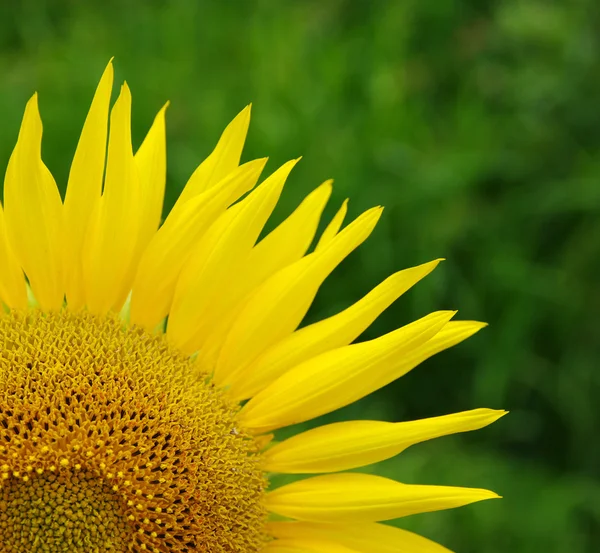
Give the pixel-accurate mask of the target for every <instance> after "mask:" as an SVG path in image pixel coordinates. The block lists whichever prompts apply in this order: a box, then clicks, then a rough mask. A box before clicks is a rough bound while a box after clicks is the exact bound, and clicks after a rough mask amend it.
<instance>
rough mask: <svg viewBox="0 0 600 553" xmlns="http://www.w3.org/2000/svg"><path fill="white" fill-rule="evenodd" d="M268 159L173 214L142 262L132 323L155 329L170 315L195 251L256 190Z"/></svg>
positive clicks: (246, 167)
mask: <svg viewBox="0 0 600 553" xmlns="http://www.w3.org/2000/svg"><path fill="white" fill-rule="evenodd" d="M265 163H266V159H258V160H255V161H251V162H249V163H245V164H244V165H241V166H240V167H238V168H237V169H235V170H234V171H232V172H231V173H229V174H228V175H227V177H226V178H224V179H223V180H222V181H221V182H220V183H219V184H218V185H217V186H213V187H212V188H210V189H209V190H207V191H205V192H202V193H200V194H198V195H197V196H195V197H193V198H192V199H191V200H190V201H188V202H187V203H186V204H185V205H184V206H183V207H182V208H181V209H179V210H178V211H177V212H176V213H171V214H170V215H169V216H168V217H167V219H166V221H165V223H164V224H163V226H162V227H161V228H160V229H159V230H158V232H157V233H156V234H155V235H154V236H153V238H152V239H151V240H150V243H149V244H148V246H147V248H146V250H145V251H144V253H143V254H142V257H141V259H140V263H139V267H138V271H137V274H136V277H135V281H134V284H133V292H132V297H131V322H132V323H134V324H138V325H140V326H143V327H145V328H147V329H153V328H154V327H155V326H156V325H157V324H158V323H159V322H160V321H161V320H162V319H163V318H164V317H166V315H167V314H168V312H169V308H170V307H171V302H172V300H173V294H174V292H175V285H176V283H177V278H178V277H179V274H180V273H181V269H182V267H183V266H184V264H185V263H186V261H187V260H188V259H189V257H190V255H191V252H192V251H193V249H194V247H195V246H196V245H197V244H198V242H199V241H200V239H201V238H202V236H204V234H205V232H206V230H207V229H208V228H209V227H210V226H211V225H212V224H213V223H214V222H215V221H216V220H217V218H218V217H219V216H221V215H222V214H223V213H224V211H225V209H226V208H227V207H228V206H229V205H231V204H232V203H233V202H235V201H236V200H237V199H239V197H240V196H241V195H242V194H244V193H246V192H247V191H248V190H250V189H251V188H253V187H254V185H255V184H256V182H257V181H258V178H259V177H260V174H261V172H262V170H263V168H264V166H265Z"/></svg>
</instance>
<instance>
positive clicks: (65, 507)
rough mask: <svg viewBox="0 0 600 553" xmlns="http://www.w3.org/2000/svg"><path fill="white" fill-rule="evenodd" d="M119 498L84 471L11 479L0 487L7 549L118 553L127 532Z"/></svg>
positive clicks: (0, 529)
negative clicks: (27, 478) (26, 479)
mask: <svg viewBox="0 0 600 553" xmlns="http://www.w3.org/2000/svg"><path fill="white" fill-rule="evenodd" d="M125 520H126V519H125V518H124V517H123V513H122V512H121V507H120V504H119V501H118V500H117V498H116V497H115V496H114V494H113V493H112V492H111V491H110V490H108V489H107V488H106V486H105V485H103V484H102V483H101V482H99V481H98V479H97V478H94V477H92V476H90V475H89V474H86V473H79V474H73V473H69V472H65V473H61V474H58V475H57V474H47V475H43V476H37V475H35V476H33V477H32V478H31V479H30V480H28V481H25V482H24V481H22V480H17V479H12V480H10V482H9V483H8V485H6V486H3V487H2V488H0V535H1V536H2V551H4V552H6V553H23V552H25V551H27V552H28V553H34V552H35V553H62V552H64V553H71V552H73V551H89V553H117V552H122V551H124V550H125V543H126V538H127V535H128V528H127V523H126V522H125Z"/></svg>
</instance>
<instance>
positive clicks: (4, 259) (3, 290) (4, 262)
mask: <svg viewBox="0 0 600 553" xmlns="http://www.w3.org/2000/svg"><path fill="white" fill-rule="evenodd" d="M0 267H2V271H0V300H2V301H3V302H4V303H5V304H6V305H8V307H10V308H12V309H25V308H26V307H27V287H26V286H25V277H24V276H23V271H22V269H21V265H19V262H18V260H17V258H16V257H15V254H14V253H13V251H12V248H11V247H10V244H9V243H8V238H7V236H6V224H5V222H4V210H3V209H2V206H1V205H0Z"/></svg>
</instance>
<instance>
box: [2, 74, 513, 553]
mask: <svg viewBox="0 0 600 553" xmlns="http://www.w3.org/2000/svg"><path fill="white" fill-rule="evenodd" d="M112 85H113V68H112V64H111V63H109V65H108V66H107V68H106V70H105V72H104V74H103V76H102V78H101V81H100V84H99V85H98V88H97V90H96V94H95V96H94V99H93V101H92V105H91V108H90V111H89V113H88V116H87V118H86V121H85V124H84V127H83V130H82V133H81V137H80V140H79V144H78V146H77V150H76V152H75V156H74V159H73V163H72V166H71V171H70V175H69V180H68V185H67V192H66V196H65V198H64V202H63V200H62V199H61V197H60V195H59V193H58V190H57V187H56V184H55V182H54V179H53V177H52V175H51V174H50V172H49V171H48V169H47V168H46V166H45V165H44V163H43V161H42V158H41V139H42V124H41V119H40V115H39V111H38V105H37V97H36V96H34V97H33V98H32V99H31V100H30V101H29V103H28V104H27V107H26V109H25V115H24V118H23V123H22V125H21V130H20V132H19V137H18V141H17V145H16V147H15V149H14V151H13V154H12V156H11V158H10V161H9V164H8V168H7V172H6V179H5V189H4V190H5V192H4V206H3V210H0V265H1V266H2V267H3V271H2V274H1V276H0V299H1V300H2V302H3V303H4V304H5V305H6V306H7V307H9V308H13V309H25V308H26V307H27V305H28V301H31V298H34V300H35V302H37V304H39V306H40V307H41V308H42V309H43V310H46V311H57V310H60V309H64V308H66V309H69V310H72V311H78V310H87V311H89V312H91V313H92V314H94V315H103V314H107V313H110V312H114V313H119V312H120V313H121V314H122V315H123V317H124V318H126V319H127V320H128V321H129V322H130V323H131V324H132V325H136V326H139V327H142V328H144V329H145V330H147V331H150V332H157V331H164V332H165V333H166V336H167V339H168V340H169V342H170V343H171V345H172V346H174V347H175V348H176V349H177V350H179V351H180V352H182V353H184V354H186V355H189V356H194V358H195V359H196V363H197V364H198V366H199V367H200V368H201V370H202V372H203V373H210V374H211V376H212V380H213V382H214V383H215V384H216V385H218V386H220V387H222V388H224V389H226V390H227V393H228V394H229V395H230V397H231V398H232V399H234V400H236V401H238V402H242V401H245V403H244V405H243V407H241V408H240V411H239V414H238V420H239V423H240V424H241V425H242V426H243V427H244V428H245V429H246V430H247V431H248V432H250V433H252V434H253V435H254V436H256V439H257V440H258V441H262V442H264V443H265V444H266V445H268V446H269V447H267V448H266V449H265V451H264V453H263V454H262V456H263V463H264V469H265V471H270V472H283V473H294V474H317V473H328V474H321V475H319V476H312V477H309V478H306V479H304V480H300V481H298V482H294V483H292V484H288V485H286V486H283V487H281V488H278V489H275V490H273V491H271V492H270V493H268V494H267V495H266V500H265V505H266V508H267V509H268V510H270V511H271V512H273V513H276V514H277V515H281V516H283V517H287V518H289V519H292V520H295V521H296V522H292V521H286V522H273V523H269V527H268V531H269V532H270V534H271V535H272V537H273V538H276V539H275V540H274V541H272V542H271V543H269V545H267V547H266V549H265V551H268V552H272V553H276V552H278V553H284V552H289V553H292V552H301V551H314V552H321V551H322V552H331V553H333V552H338V551H339V552H340V553H343V552H346V553H347V552H349V551H355V552H359V553H360V552H366V551H370V550H372V545H373V544H376V545H377V550H378V551H385V552H387V551H389V552H392V551H401V550H402V551H404V550H415V551H416V550H418V551H423V552H429V551H431V552H442V551H445V549H444V548H442V547H441V546H438V545H436V544H433V543H432V542H429V541H428V540H425V539H424V538H420V537H418V536H415V535H413V534H410V533H408V532H405V531H402V530H398V529H394V528H391V527H388V526H383V525H380V524H377V522H379V521H382V520H389V519H393V518H397V517H402V516H406V515H411V514H414V513H420V512H426V511H432V510H436V509H446V508H451V507H456V506H460V505H465V504H467V503H471V502H474V501H479V500H483V499H488V498H492V497H497V496H496V494H494V493H492V492H488V491H485V490H479V489H468V488H451V487H443V486H422V485H406V484H400V483H397V482H393V481H391V480H388V479H385V478H381V477H377V476H371V475H365V474H359V473H341V474H335V473H339V472H340V471H345V470H349V469H354V468H357V467H361V466H364V465H368V464H371V463H374V462H378V461H381V460H383V459H386V458H389V457H392V456H394V455H396V454H398V453H400V452H401V451H403V450H404V449H406V448H407V447H409V446H411V445H413V444H416V443H419V442H421V441H424V440H428V439H431V438H435V437H438V436H443V435H447V434H451V433H456V432H464V431H468V430H474V429H478V428H481V427H483V426H486V425H487V424H490V423H491V422H493V421H495V420H496V419H498V418H499V417H500V416H502V415H503V414H504V412H503V411H493V410H489V409H476V410H473V411H467V412H464V413H457V414H454V415H448V416H442V417H434V418H431V419H425V420H422V421H414V422H402V423H388V422H381V421H351V422H344V423H337V424H332V425H327V426H322V427H320V428H316V429H314V430H309V431H307V432H304V433H303V434H300V435H297V436H295V437H293V438H290V439H288V440H286V441H284V442H281V443H277V444H275V445H272V444H269V440H270V437H269V434H268V433H269V432H271V431H274V430H277V429H279V428H282V427H285V426H288V425H292V424H296V423H300V422H304V421H307V420H310V419H313V418H315V417H318V416H320V415H323V414H325V413H329V412H331V411H333V410H336V409H338V408H340V407H343V406H345V405H348V404H350V403H352V402H354V401H356V400H358V399H360V398H362V397H364V396H365V395H367V394H370V393H371V392H373V391H375V390H377V389H379V388H381V387H383V386H385V385H387V384H388V383H390V382H392V381H393V380H395V379H397V378H399V377H401V376H402V375H404V374H406V373H407V372H408V371H410V370H411V369H413V368H414V367H415V366H417V365H418V364H419V363H421V362H422V361H424V360H426V359H427V358H429V357H431V356H432V355H434V354H436V353H438V352H440V351H442V350H444V349H446V348H448V347H451V346H453V345H455V344H458V343H459V342H461V341H463V340H465V339H466V338H468V337H469V336H471V335H473V334H474V333H476V332H477V331H478V330H480V329H481V328H482V327H483V326H485V325H484V324H482V323H479V322H475V321H455V320H453V317H454V316H455V313H456V312H454V311H438V312H434V313H431V314H429V315H426V316H424V317H422V318H421V319H419V320H417V321H415V322H413V323H411V324H408V325H406V326H404V327H401V328H399V329H397V330H395V331H393V332H390V333H388V334H386V335H384V336H381V337H379V338H376V339H373V340H369V341H363V342H359V343H355V340H356V339H357V338H359V336H360V335H361V334H362V333H363V331H364V330H365V329H367V328H368V327H369V325H370V324H371V323H372V322H373V321H374V320H375V319H376V318H377V317H378V316H379V315H380V314H381V313H382V312H383V311H384V310H385V309H386V308H387V307H389V306H390V305H391V304H392V303H393V302H394V301H395V300H396V299H398V297H399V296H401V295H402V294H403V293H404V292H406V291H408V290H409V289H410V288H411V287H412V286H413V285H415V284H416V283H417V282H419V281H420V280H421V279H422V278H424V277H425V276H427V275H428V274H429V273H430V272H431V271H433V270H434V269H435V267H436V266H437V265H438V263H439V262H440V260H439V259H438V260H433V261H430V262H428V263H424V264H422V265H419V266H417V267H413V268H410V269H405V270H402V271H399V272H397V273H396V274H394V275H392V276H390V277H389V278H387V279H386V280H384V281H383V282H382V283H381V284H379V285H378V286H376V287H375V288H374V289H373V290H372V291H370V292H369V293H367V294H366V295H365V296H364V297H363V298H362V299H359V300H358V301H357V302H356V303H354V304H353V305H351V306H350V307H348V308H347V309H345V310H343V311H341V312H339V313H337V314H335V315H333V316H331V317H329V318H327V319H324V320H322V321H319V322H316V323H314V324H311V325H307V326H304V327H301V323H302V321H303V319H304V317H305V315H306V313H307V311H308V310H309V308H310V306H311V304H312V302H313V300H314V298H315V296H316V294H317V292H318V290H319V287H320V286H321V284H322V283H323V281H324V280H325V279H326V278H327V277H328V276H329V275H330V274H331V272H332V271H334V269H335V268H336V267H337V266H338V265H339V264H340V263H341V262H342V261H343V260H344V259H345V258H346V257H347V256H348V255H350V254H351V253H352V252H353V251H354V250H355V249H356V248H357V247H358V246H360V245H361V244H362V243H363V242H364V241H365V240H367V238H368V237H369V235H370V234H371V232H372V231H373V229H374V227H375V225H376V224H377V222H378V220H379V218H380V216H381V213H382V209H381V208H380V207H374V208H372V209H369V210H367V211H366V212H364V213H362V214H361V215H359V216H358V217H357V218H355V219H354V220H353V221H350V222H349V223H347V224H345V225H344V221H345V218H346V215H347V206H348V203H347V201H345V202H344V203H343V204H342V206H341V207H340V208H339V210H338V211H337V213H336V214H335V216H334V217H333V218H332V220H331V221H330V222H329V223H328V224H326V225H325V230H324V231H323V232H322V233H321V235H320V236H319V237H317V236H316V235H317V229H318V227H319V224H320V222H321V215H322V212H323V210H324V208H325V205H326V203H327V201H328V200H329V197H330V195H331V191H332V183H331V181H326V182H324V183H323V184H322V185H321V186H320V187H318V188H317V189H316V190H314V192H312V193H311V194H309V195H308V196H307V197H306V199H305V200H304V201H303V202H302V203H301V204H300V205H299V206H298V208H297V209H296V210H295V211H294V212H293V213H292V214H291V215H289V217H288V218H287V219H285V220H284V221H283V222H282V223H281V224H280V225H279V226H277V227H276V228H274V230H272V231H271V232H270V233H268V234H266V235H265V236H263V232H264V228H265V224H266V223H267V221H268V220H269V218H270V216H271V214H272V212H273V210H274V208H275V206H276V204H277V202H278V200H279V197H280V194H281V192H282V189H283V186H284V185H285V182H286V180H287V178H288V176H289V174H290V172H291V171H292V169H293V167H294V165H295V164H296V163H297V160H294V161H289V162H287V163H285V164H284V165H282V166H281V167H279V168H278V169H276V170H275V171H274V172H273V173H271V174H270V175H269V176H267V177H266V178H264V179H262V181H261V175H262V173H263V170H264V168H265V165H266V159H256V160H252V161H248V162H246V163H242V164H240V159H241V155H242V149H243V146H244V142H245V139H246V134H247V131H248V125H249V121H250V107H247V108H245V109H244V110H243V111H242V112H241V113H240V114H239V115H238V116H237V117H236V118H235V119H234V120H233V121H232V122H231V123H230V124H229V126H228V127H227V128H226V129H225V131H224V132H223V135H222V136H221V138H220V140H219V141H218V143H217V145H216V147H215V149H214V151H213V152H212V153H211V154H210V155H209V156H208V157H207V158H206V159H205V161H204V162H202V163H201V164H200V165H199V167H198V168H197V169H196V170H195V171H194V173H193V174H192V175H191V177H190V178H189V181H188V183H187V185H186V186H185V188H184V190H183V192H182V194H181V196H180V197H179V199H178V201H177V202H176V204H175V206H174V208H173V209H172V211H171V212H170V214H169V215H168V216H167V217H166V219H165V220H164V221H163V222H162V224H161V214H162V203H163V196H164V190H165V181H166V166H167V165H166V140H165V109H166V106H165V108H163V109H161V110H160V112H159V113H158V115H157V116H156V119H155V120H154V123H153V124H152V126H151V128H150V130H149V131H148V134H147V135H146V137H145V139H144V141H143V142H142V145H141V146H140V147H139V149H138V150H137V151H135V152H134V149H133V147H132V142H131V94H130V91H129V88H128V86H127V84H123V85H122V87H121V89H120V93H119V95H118V98H117V100H116V102H115V103H114V105H113V106H112V108H111V106H110V99H111V91H112ZM28 298H29V299H28ZM246 400H247V401H246Z"/></svg>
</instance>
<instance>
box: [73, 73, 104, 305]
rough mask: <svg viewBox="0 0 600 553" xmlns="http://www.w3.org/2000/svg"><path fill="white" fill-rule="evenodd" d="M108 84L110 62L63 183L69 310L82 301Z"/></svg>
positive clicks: (101, 164)
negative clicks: (85, 248)
mask: <svg viewBox="0 0 600 553" xmlns="http://www.w3.org/2000/svg"><path fill="white" fill-rule="evenodd" d="M112 84H113V66H112V61H110V62H108V65H107V66H106V69H105V70H104V73H103V75H102V78H101V79H100V83H99V84H98V88H97V89H96V93H95V94H94V99H93V100H92V105H91V107H90V110H89V112H88V115H87V117H86V119H85V123H84V125H83V130H82V131H81V136H80V138H79V143H78V144H77V149H76V150H75V155H74V156H73V163H72V164H71V171H70V173H69V181H68V184H67V193H66V196H65V206H64V218H65V236H64V245H63V247H64V261H65V289H66V294H67V301H68V303H69V309H71V310H76V309H80V308H82V307H83V305H84V303H85V297H84V290H83V276H82V265H81V250H82V248H83V242H84V238H85V234H86V231H87V228H88V224H89V221H90V218H91V216H92V213H93V211H94V208H95V207H96V206H97V204H98V202H99V200H100V195H101V193H102V179H103V177H104V161H105V157H106V137H107V134H108V109H109V106H110V95H111V92H112Z"/></svg>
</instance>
